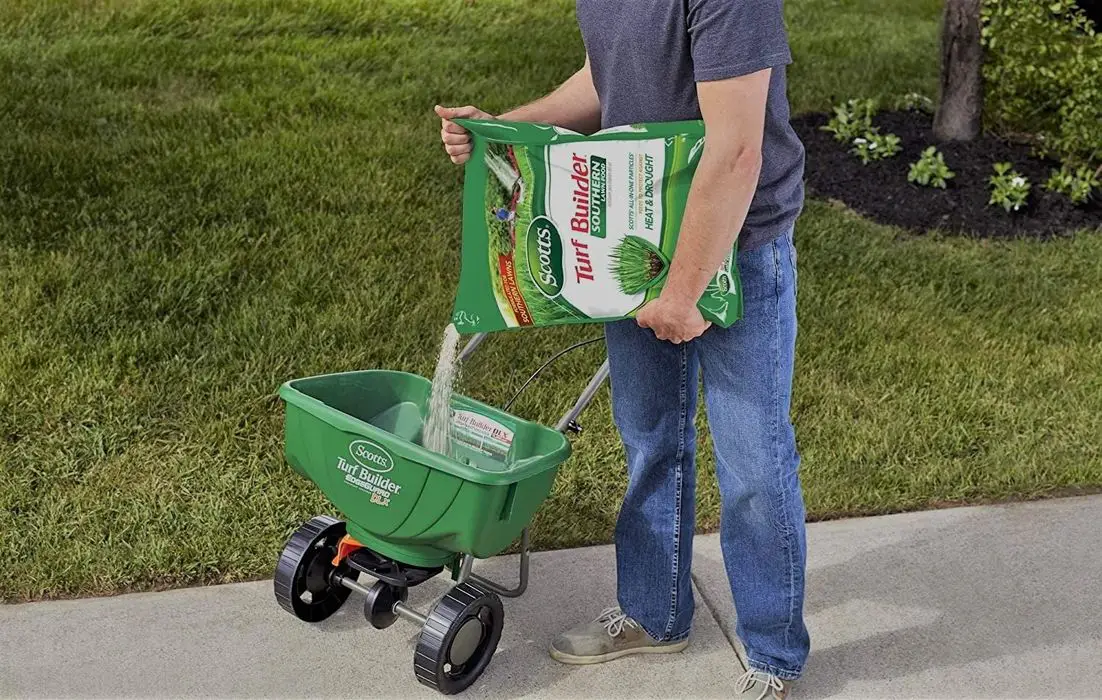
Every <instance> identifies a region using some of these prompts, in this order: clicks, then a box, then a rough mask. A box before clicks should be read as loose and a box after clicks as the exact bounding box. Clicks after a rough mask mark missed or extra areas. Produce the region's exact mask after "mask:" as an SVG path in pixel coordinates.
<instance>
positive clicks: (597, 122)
mask: <svg viewBox="0 0 1102 700" xmlns="http://www.w3.org/2000/svg"><path fill="white" fill-rule="evenodd" d="M498 118H499V119H508V120H510V121H519V122H540V123H543V124H554V125H555V126H561V127H563V128H564V129H570V130H571V131H577V132H579V133H582V134H591V133H593V132H594V131H597V130H598V129H600V128H601V103H600V101H599V100H598V98H597V89H596V88H595V87H593V77H592V75H591V74H590V72H589V65H588V64H586V65H585V66H584V67H583V68H582V69H581V70H579V71H578V72H577V73H575V74H574V75H572V76H570V78H569V79H567V81H566V82H565V83H563V84H562V85H560V86H559V87H558V88H556V89H555V91H554V92H552V93H551V94H549V95H547V96H545V97H541V98H540V99H538V100H536V101H535V102H532V103H530V104H527V105H524V106H523V107H518V108H516V109H514V110H510V111H508V112H506V113H505V114H502V115H500V116H499V117H498Z"/></svg>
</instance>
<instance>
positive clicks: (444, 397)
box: [421, 323, 459, 455]
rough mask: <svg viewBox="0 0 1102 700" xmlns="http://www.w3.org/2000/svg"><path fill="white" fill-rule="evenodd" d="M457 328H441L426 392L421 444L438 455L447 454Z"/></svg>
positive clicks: (457, 339)
mask: <svg viewBox="0 0 1102 700" xmlns="http://www.w3.org/2000/svg"><path fill="white" fill-rule="evenodd" d="M458 354H459V331H457V330H456V329H455V324H451V323H449V324H448V327H447V328H445V329H444V342H443V343H442V344H441V346H440V358H439V359H438V360H437V361H436V373H435V374H433V375H432V393H431V394H430V395H429V411H428V416H426V418H425V430H424V434H423V437H422V439H421V444H422V445H423V446H424V447H425V448H427V449H429V450H432V451H433V452H437V453H439V454H442V455H450V454H451V422H452V421H451V417H452V411H451V403H452V387H453V386H454V385H455V375H456V372H457V370H458V367H459V361H458V357H457V356H458Z"/></svg>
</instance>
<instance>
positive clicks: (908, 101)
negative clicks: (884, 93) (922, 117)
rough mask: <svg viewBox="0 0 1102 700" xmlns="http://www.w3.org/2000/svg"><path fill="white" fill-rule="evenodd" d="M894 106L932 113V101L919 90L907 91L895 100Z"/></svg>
mask: <svg viewBox="0 0 1102 700" xmlns="http://www.w3.org/2000/svg"><path fill="white" fill-rule="evenodd" d="M895 108H896V109H901V110H906V111H908V112H923V113H925V114H933V113H934V101H933V100H931V99H930V98H929V97H926V96H925V95H923V94H922V93H920V92H908V93H907V94H906V95H903V96H902V97H900V98H899V99H897V100H896V101H895Z"/></svg>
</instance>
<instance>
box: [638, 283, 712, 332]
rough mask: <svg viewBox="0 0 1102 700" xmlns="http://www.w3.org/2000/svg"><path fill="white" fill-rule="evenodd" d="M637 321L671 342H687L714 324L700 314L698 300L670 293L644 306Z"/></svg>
mask: <svg viewBox="0 0 1102 700" xmlns="http://www.w3.org/2000/svg"><path fill="white" fill-rule="evenodd" d="M635 322H636V323H638V324H639V325H640V326H641V327H643V328H649V329H651V330H652V331H654V335H655V336H657V337H658V339H659V340H668V341H670V342H671V343H687V342H689V341H690V340H692V339H693V338H698V337H700V336H701V335H702V334H703V333H704V331H706V330H708V328H709V327H710V326H711V325H712V324H711V323H709V322H707V321H705V320H704V317H703V316H701V315H700V309H698V308H696V302H694V301H692V300H690V299H688V298H687V297H680V298H679V297H673V296H670V295H668V294H661V295H659V296H658V298H657V299H655V300H654V301H652V302H650V303H649V304H647V305H646V306H644V307H643V308H642V309H641V310H640V311H639V313H638V314H636V316H635Z"/></svg>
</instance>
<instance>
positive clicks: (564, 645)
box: [551, 607, 689, 664]
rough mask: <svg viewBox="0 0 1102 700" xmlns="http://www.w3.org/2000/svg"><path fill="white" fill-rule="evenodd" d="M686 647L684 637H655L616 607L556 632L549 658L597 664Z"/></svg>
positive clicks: (573, 662)
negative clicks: (592, 619)
mask: <svg viewBox="0 0 1102 700" xmlns="http://www.w3.org/2000/svg"><path fill="white" fill-rule="evenodd" d="M687 646H689V640H688V639H680V640H678V641H676V642H660V641H658V640H656V639H655V638H653V637H651V636H650V635H649V634H647V633H646V631H645V630H644V629H643V628H642V627H640V626H639V623H638V622H636V621H635V620H633V619H631V618H630V617H628V616H627V615H625V614H624V613H623V612H622V611H621V610H620V608H618V607H616V608H608V609H607V610H605V611H604V612H603V613H601V615H600V617H598V618H597V619H596V620H594V621H593V622H589V623H586V624H584V625H579V626H577V627H574V628H572V629H569V630H567V631H566V632H563V633H562V634H561V635H559V637H558V639H556V640H555V641H554V642H553V643H552V644H551V658H552V659H554V660H555V661H559V662H561V663H564V664H599V663H603V662H605V661H612V660H613V659H618V658H620V657H621V656H628V655H630V654H673V653H675V652H679V651H681V650H683V649H684V648H685V647H687Z"/></svg>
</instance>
